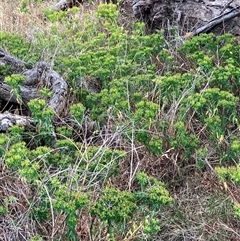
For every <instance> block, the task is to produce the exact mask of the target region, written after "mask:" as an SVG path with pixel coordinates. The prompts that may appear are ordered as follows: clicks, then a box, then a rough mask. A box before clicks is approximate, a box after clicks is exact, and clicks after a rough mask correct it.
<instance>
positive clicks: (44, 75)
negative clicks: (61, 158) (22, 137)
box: [0, 49, 68, 131]
mask: <svg viewBox="0 0 240 241" xmlns="http://www.w3.org/2000/svg"><path fill="white" fill-rule="evenodd" d="M0 65H1V66H4V67H10V74H21V75H23V76H25V81H24V82H23V83H22V84H20V85H19V90H20V91H19V94H20V96H21V98H22V103H19V100H18V99H17V96H15V95H14V94H13V91H12V88H11V87H10V86H9V85H8V84H6V83H5V82H4V74H0V102H1V103H2V105H4V108H3V106H1V110H0V111H1V112H6V111H7V112H8V113H7V114H5V113H3V114H1V115H0V131H4V130H6V127H7V128H8V127H9V126H12V125H14V124H21V125H25V126H26V127H27V129H29V128H30V124H29V123H32V120H31V119H29V117H28V116H22V117H20V116H18V115H14V114H15V110H13V111H12V110H10V109H8V108H7V107H8V106H12V105H16V106H18V107H19V108H20V109H28V106H27V104H28V102H29V101H30V100H32V99H36V98H40V97H41V95H40V93H39V90H40V89H41V88H43V87H47V88H49V89H50V90H51V93H52V95H51V96H50V98H49V99H48V100H47V104H48V106H49V107H51V108H52V109H53V110H54V112H55V117H61V116H64V115H66V114H67V108H66V106H67V93H68V86H67V83H66V81H65V80H64V79H63V78H62V77H61V76H60V75H59V74H58V73H56V72H55V71H54V70H53V69H52V67H51V65H50V64H49V63H46V62H38V63H36V65H35V66H34V67H32V68H30V67H29V66H28V65H27V64H26V63H25V62H24V61H21V60H19V59H17V58H15V57H13V56H11V55H9V54H8V53H6V52H5V51H4V50H2V49H0ZM18 107H16V108H18ZM9 112H13V113H9ZM26 113H29V112H26ZM29 115H30V114H29ZM14 116H15V119H14Z"/></svg>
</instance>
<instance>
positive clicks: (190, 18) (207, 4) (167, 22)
mask: <svg viewBox="0 0 240 241" xmlns="http://www.w3.org/2000/svg"><path fill="white" fill-rule="evenodd" d="M239 6H240V0H235V1H232V0H215V1H212V0H133V1H132V9H133V14H134V16H135V17H136V18H137V19H139V20H142V21H144V22H146V23H147V26H148V28H149V29H150V30H151V31H155V30H157V29H164V30H165V33H169V32H170V31H169V30H170V29H171V28H172V27H174V28H176V27H177V29H178V33H179V35H181V36H184V35H185V34H186V33H189V32H192V33H194V34H195V35H196V34H199V33H202V32H214V33H216V34H223V33H226V32H228V33H233V34H235V35H240V16H239V14H238V11H239Z"/></svg>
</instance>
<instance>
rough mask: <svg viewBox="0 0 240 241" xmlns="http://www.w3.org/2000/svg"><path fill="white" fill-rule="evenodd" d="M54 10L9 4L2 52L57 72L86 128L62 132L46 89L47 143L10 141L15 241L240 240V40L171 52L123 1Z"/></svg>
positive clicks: (5, 164)
mask: <svg viewBox="0 0 240 241" xmlns="http://www.w3.org/2000/svg"><path fill="white" fill-rule="evenodd" d="M50 2H51V1H50ZM50 2H48V3H46V2H42V1H18V4H17V6H18V7H17V8H15V9H14V11H13V12H12V13H11V14H10V12H7V11H10V10H9V9H12V5H11V4H12V3H11V2H8V3H7V2H2V3H0V6H1V9H2V12H3V15H2V16H1V18H2V20H3V21H2V22H3V25H2V29H1V32H0V46H1V48H3V49H5V50H7V51H8V52H9V53H11V54H13V55H15V56H16V57H18V58H20V59H22V60H24V61H26V62H27V63H29V65H32V64H34V63H36V62H37V61H40V60H44V61H47V62H51V63H52V64H53V65H54V70H55V71H56V72H58V73H59V74H60V75H61V76H63V78H64V79H65V80H66V81H67V83H68V86H69V89H70V93H69V113H68V114H70V115H72V116H73V117H74V120H75V123H74V125H70V124H68V122H67V121H66V120H65V119H64V117H59V120H58V124H57V125H55V123H53V116H54V112H53V111H52V110H51V109H50V108H47V107H46V99H47V98H48V97H49V93H50V90H48V89H43V90H42V98H40V99H34V100H31V101H30V102H29V108H30V110H31V114H32V117H33V118H34V120H35V123H36V124H37V133H36V132H30V131H26V130H24V128H22V127H19V126H13V127H11V128H9V130H8V132H7V133H1V134H0V180H1V183H0V235H1V237H3V239H2V240H31V241H37V240H38V241H40V240H92V241H97V240H109V241H110V240H111V241H113V240H126V241H127V240H128V241H130V240H139V241H140V240H239V239H240V232H239V229H240V189H239V185H240V166H239V165H240V164H239V156H240V139H239V138H240V132H239V114H240V113H239V107H240V106H239V93H240V66H239V57H240V44H239V42H238V40H237V39H236V38H235V37H234V36H232V35H230V34H224V35H221V36H214V35H213V34H202V35H200V36H197V37H194V38H192V39H191V40H187V41H183V40H182V38H181V37H180V36H178V35H177V31H176V29H172V30H171V36H173V35H174V33H175V37H174V39H173V41H172V42H171V40H166V39H165V38H164V33H163V32H162V31H158V32H156V33H152V34H147V33H146V29H145V26H144V24H143V23H141V22H137V21H131V24H130V23H129V22H127V24H126V25H124V19H121V21H120V20H119V19H120V15H121V13H120V12H119V9H118V8H117V7H116V5H114V4H101V5H99V6H97V4H96V3H95V4H94V3H89V4H88V5H85V8H84V7H80V8H72V9H70V10H68V11H65V12H56V11H55V10H51V9H50V8H49V6H50V4H51V3H50ZM14 4H16V3H14ZM125 21H127V19H125ZM120 22H121V24H120ZM174 31H176V32H174ZM176 42H177V43H178V44H177V46H176ZM173 43H174V44H173ZM8 71H9V70H8V69H6V68H5V67H4V66H0V75H3V76H5V79H4V81H6V82H7V83H8V84H10V85H11V86H12V88H13V93H14V94H15V95H16V96H18V94H19V90H18V83H20V82H21V81H22V76H21V75H9V74H8V73H9V72H8ZM18 97H19V102H21V97H20V96H18ZM86 118H89V119H91V120H92V121H93V123H94V130H93V131H92V132H91V133H90V134H89V133H88V131H87V130H86V131H85V132H84V131H81V133H80V132H78V130H79V128H78V127H82V126H83V125H84V123H85V119H86ZM53 132H54V133H56V136H54V137H53V135H52V133H53ZM54 140H55V141H54Z"/></svg>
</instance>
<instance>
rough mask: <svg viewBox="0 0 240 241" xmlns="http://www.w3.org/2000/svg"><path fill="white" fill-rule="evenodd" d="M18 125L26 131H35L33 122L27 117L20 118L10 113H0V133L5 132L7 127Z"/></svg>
mask: <svg viewBox="0 0 240 241" xmlns="http://www.w3.org/2000/svg"><path fill="white" fill-rule="evenodd" d="M14 125H18V126H21V127H24V128H25V129H26V130H28V131H36V127H35V124H34V120H33V119H32V118H31V117H29V116H21V115H17V114H11V113H3V114H2V113H0V132H6V131H7V130H8V128H9V127H12V126H14Z"/></svg>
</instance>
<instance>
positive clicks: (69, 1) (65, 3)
mask: <svg viewBox="0 0 240 241" xmlns="http://www.w3.org/2000/svg"><path fill="white" fill-rule="evenodd" d="M81 3H82V1H81V0H61V1H59V2H58V3H57V4H56V5H55V8H56V10H57V11H60V10H62V11H65V10H67V9H68V8H72V7H74V6H75V7H78V6H79V5H80V4H81Z"/></svg>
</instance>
